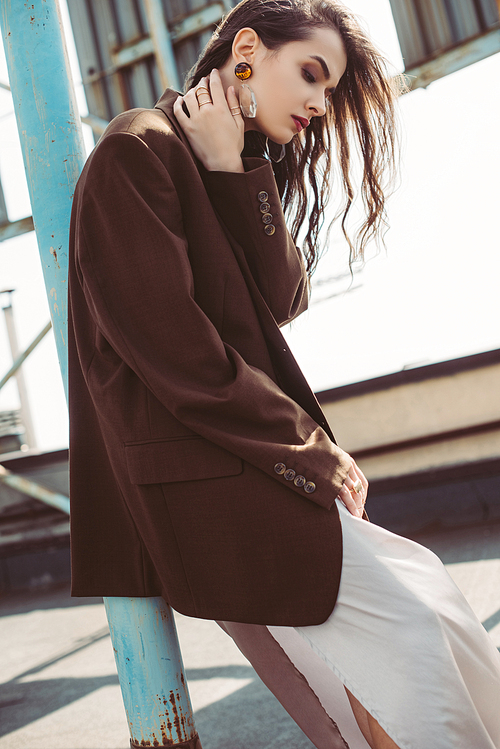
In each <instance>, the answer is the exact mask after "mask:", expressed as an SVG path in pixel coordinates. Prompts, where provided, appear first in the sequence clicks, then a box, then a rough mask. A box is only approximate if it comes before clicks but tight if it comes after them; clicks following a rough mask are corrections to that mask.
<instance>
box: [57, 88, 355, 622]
mask: <svg viewBox="0 0 500 749" xmlns="http://www.w3.org/2000/svg"><path fill="white" fill-rule="evenodd" d="M175 97H176V93H175V92H172V91H168V90H167V91H166V92H165V94H164V95H163V96H162V98H161V99H160V100H159V102H158V104H157V107H156V108H155V109H154V110H147V109H135V110H132V111H129V112H125V113H124V114H122V115H119V116H118V117H117V118H115V119H114V120H113V122H112V123H111V124H110V125H109V127H108V128H107V130H106V132H105V134H104V135H103V137H102V138H101V140H100V141H99V143H98V145H97V146H96V148H95V149H94V151H93V153H92V155H91V156H90V158H89V159H88V161H87V163H86V165H85V168H84V170H83V172H82V175H81V177H80V180H79V183H78V186H77V189H76V193H75V200H74V205H73V213H72V223H71V250H70V278H69V295H70V296H69V298H70V304H69V313H70V314H69V338H70V423H71V429H70V480H71V505H72V509H71V512H72V514H71V527H72V565H73V594H74V595H77V596H86V595H105V596H154V595H160V594H161V595H163V596H164V597H165V599H166V600H167V601H168V602H169V603H170V604H171V605H172V606H173V607H174V608H175V609H177V610H178V611H180V612H182V613H184V614H187V615H190V616H197V617H202V618H214V619H221V620H227V621H241V622H249V623H260V624H278V625H307V624H318V623H320V622H322V621H324V620H325V619H326V618H327V617H328V615H329V614H330V612H331V610H332V608H333V606H334V603H335V600H336V596H337V591H338V586H339V580H340V572H341V560H342V543H341V529H340V521H339V518H338V513H337V509H336V506H335V504H334V499H335V496H336V494H337V492H338V490H339V488H340V486H341V484H342V481H343V480H344V478H345V477H346V475H347V471H348V467H349V466H348V461H347V460H346V458H345V456H344V454H342V453H341V451H340V450H339V449H338V447H337V446H336V444H335V442H334V440H333V435H332V434H331V432H330V429H329V427H328V425H327V423H326V420H325V417H324V415H323V413H322V412H321V409H320V407H319V405H318V403H317V401H316V399H315V397H314V395H313V393H312V392H311V390H310V389H309V387H308V385H307V383H306V382H305V380H304V377H303V375H302V373H301V372H300V369H299V368H298V366H297V364H296V362H295V360H294V359H293V357H292V355H291V353H290V351H289V350H288V346H287V344H286V342H285V340H284V338H283V337H282V335H281V333H280V331H279V327H278V326H279V325H281V324H284V323H286V322H288V321H289V320H291V319H292V318H294V317H295V316H296V315H298V314H300V312H302V311H303V310H304V309H305V308H306V306H307V280H306V275H305V272H304V266H303V262H302V259H301V257H300V254H299V252H298V251H297V249H296V247H295V246H294V244H293V242H292V241H291V238H290V236H289V234H288V232H287V229H286V227H285V223H284V218H283V213H282V210H281V202H280V196H279V194H278V190H277V187H276V182H275V180H274V175H273V172H272V168H271V165H270V164H269V163H268V162H267V161H266V160H265V159H260V158H249V159H245V160H244V164H245V170H246V171H245V173H244V174H233V173H225V172H207V171H206V170H205V169H204V168H203V167H202V166H201V164H200V163H199V162H197V160H196V159H195V157H194V155H193V153H192V151H191V149H190V147H189V144H188V142H187V140H186V138H185V136H184V134H183V133H182V131H181V130H180V128H179V126H178V124H177V122H176V120H175V117H174V116H173V113H172V104H173V100H174V99H175ZM264 193H265V195H264ZM263 204H268V206H267V210H266V205H263ZM263 212H267V213H270V214H271V215H272V222H271V223H270V224H265V223H264V222H263V220H262V214H263ZM267 220H269V219H267ZM269 226H270V227H274V229H275V231H274V233H272V228H271V229H270V228H266V227H269ZM285 469H286V470H285Z"/></svg>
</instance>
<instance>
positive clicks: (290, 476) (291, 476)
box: [285, 468, 295, 481]
mask: <svg viewBox="0 0 500 749" xmlns="http://www.w3.org/2000/svg"><path fill="white" fill-rule="evenodd" d="M285 478H286V480H287V481H293V479H294V478H295V471H294V470H293V468H289V469H288V471H285Z"/></svg>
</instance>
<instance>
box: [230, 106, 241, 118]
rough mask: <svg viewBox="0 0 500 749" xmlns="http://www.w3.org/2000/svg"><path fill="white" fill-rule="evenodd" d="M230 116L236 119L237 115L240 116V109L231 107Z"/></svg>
mask: <svg viewBox="0 0 500 749" xmlns="http://www.w3.org/2000/svg"><path fill="white" fill-rule="evenodd" d="M233 109H234V112H233ZM231 114H232V115H233V117H237V116H238V115H239V114H241V107H231Z"/></svg>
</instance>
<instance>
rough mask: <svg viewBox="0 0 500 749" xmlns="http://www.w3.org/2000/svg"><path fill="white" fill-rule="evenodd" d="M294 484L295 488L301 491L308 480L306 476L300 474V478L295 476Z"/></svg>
mask: <svg viewBox="0 0 500 749" xmlns="http://www.w3.org/2000/svg"><path fill="white" fill-rule="evenodd" d="M293 483H294V484H295V486H298V487H299V489H300V488H301V487H302V486H304V484H305V483H306V478H305V476H301V475H300V473H299V475H298V476H295V479H294V482H293Z"/></svg>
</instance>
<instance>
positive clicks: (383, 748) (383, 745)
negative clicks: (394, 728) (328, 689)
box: [345, 689, 399, 749]
mask: <svg viewBox="0 0 500 749" xmlns="http://www.w3.org/2000/svg"><path fill="white" fill-rule="evenodd" d="M345 691H346V692H347V697H348V699H349V702H350V703H351V708H352V712H353V714H354V717H355V718H356V723H357V724H358V726H359V730H360V731H361V733H362V734H363V736H364V737H365V740H366V741H367V742H368V744H369V745H370V746H371V748H372V749H399V747H398V745H397V744H395V743H394V741H393V740H392V739H391V738H390V737H389V736H388V735H387V734H386V732H385V731H384V729H383V728H381V727H380V726H379V724H378V723H377V721H376V720H375V718H374V717H373V716H371V715H370V713H369V712H368V710H365V708H364V707H363V705H362V704H361V702H359V701H358V700H357V699H356V697H354V695H353V694H351V693H350V691H349V690H348V689H346V690H345Z"/></svg>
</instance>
